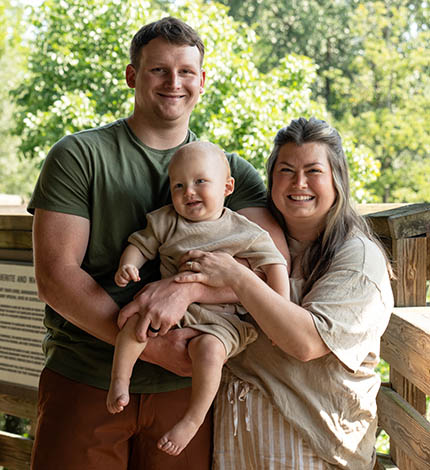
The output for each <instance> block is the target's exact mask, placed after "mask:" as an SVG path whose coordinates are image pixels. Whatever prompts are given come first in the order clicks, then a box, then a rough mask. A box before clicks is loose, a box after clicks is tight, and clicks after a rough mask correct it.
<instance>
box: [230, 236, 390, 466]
mask: <svg viewBox="0 0 430 470" xmlns="http://www.w3.org/2000/svg"><path fill="white" fill-rule="evenodd" d="M289 247H290V250H291V255H292V274H291V279H290V284H291V300H292V301H293V302H295V303H297V304H299V305H301V306H302V307H303V308H305V309H306V310H308V312H309V314H310V315H311V316H312V318H313V321H314V323H315V326H316V328H317V330H318V332H319V334H320V336H321V338H322V339H323V341H324V342H325V343H326V345H327V346H328V348H329V349H330V351H331V352H330V353H329V354H327V355H325V356H324V357H321V358H319V359H315V360H312V361H309V362H300V361H299V360H297V359H295V358H293V357H291V356H289V355H288V354H286V353H284V352H283V351H282V350H281V349H279V348H278V347H276V346H272V344H271V342H270V340H269V339H268V338H267V336H266V335H264V333H263V332H262V331H261V330H259V329H258V327H257V329H258V330H259V335H258V338H257V340H256V341H255V342H254V343H253V344H251V345H249V346H248V348H247V349H246V350H245V351H244V352H242V353H241V354H240V355H238V356H236V357H235V358H233V359H231V360H230V361H229V362H228V367H229V368H230V370H231V371H232V372H233V373H234V374H235V375H236V376H238V377H239V378H240V379H242V380H245V381H248V382H250V383H251V384H254V385H255V386H257V387H258V388H259V389H260V390H262V391H263V392H264V393H265V394H266V395H267V397H268V398H269V399H270V400H271V402H272V403H273V404H274V405H275V406H276V407H277V408H278V409H279V411H280V412H281V414H282V415H283V416H284V418H285V419H286V420H287V421H288V422H289V423H290V424H291V425H293V426H294V428H295V429H296V430H297V431H298V432H299V433H300V435H301V436H302V437H303V439H305V440H306V441H307V442H308V443H309V444H310V445H311V447H312V448H313V449H314V450H315V452H316V453H317V454H318V455H319V456H320V457H321V458H323V459H325V460H326V461H327V462H328V463H330V464H332V465H335V466H338V467H340V468H344V469H348V470H371V469H372V468H373V463H374V458H375V450H374V444H375V433H376V427H377V421H376V395H377V393H378V390H379V387H380V379H379V376H378V375H377V373H376V372H375V370H374V369H375V366H376V365H377V363H378V360H379V349H380V338H381V335H382V334H383V332H384V330H385V329H386V327H387V324H388V321H389V318H390V314H391V312H392V308H393V295H392V291H391V285H390V280H389V276H388V272H387V269H386V264H385V259H384V256H383V254H382V253H381V251H380V249H379V248H378V246H377V245H376V244H375V243H373V242H372V241H370V240H369V239H368V238H367V237H365V236H364V235H361V234H358V235H356V236H354V237H352V238H350V239H348V240H347V241H346V242H345V244H344V246H343V247H342V248H341V249H340V251H339V252H338V253H337V254H336V256H335V258H334V260H333V262H332V264H331V266H330V268H329V270H328V272H327V273H326V274H325V275H324V276H322V277H321V279H319V280H318V281H317V282H316V283H315V284H314V286H313V287H312V289H311V291H310V292H308V293H307V294H306V295H305V296H303V295H302V287H303V279H302V274H301V269H300V267H301V266H302V265H303V263H305V262H306V260H304V259H303V252H304V249H305V248H306V246H305V245H304V244H302V243H300V242H297V241H296V240H292V239H291V240H289ZM251 419H252V417H251Z"/></svg>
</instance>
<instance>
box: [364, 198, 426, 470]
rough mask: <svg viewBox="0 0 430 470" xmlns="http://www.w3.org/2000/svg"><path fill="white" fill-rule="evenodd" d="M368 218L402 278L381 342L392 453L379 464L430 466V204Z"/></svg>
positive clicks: (384, 412)
mask: <svg viewBox="0 0 430 470" xmlns="http://www.w3.org/2000/svg"><path fill="white" fill-rule="evenodd" d="M368 218H369V220H370V221H371V223H372V225H373V228H374V231H375V232H376V233H377V234H378V236H379V238H380V239H381V241H382V242H383V243H384V245H385V246H386V248H387V251H388V252H389V254H390V256H391V259H392V262H393V267H394V270H395V274H396V277H397V279H396V280H395V282H393V291H394V298H395V306H396V308H395V309H394V312H393V315H392V317H391V320H390V323H389V326H388V328H387V331H386V332H385V334H384V336H383V337H382V342H381V356H382V358H383V359H384V360H385V361H387V362H388V363H389V365H390V383H389V384H387V385H385V386H383V387H382V388H381V391H380V393H379V394H378V420H379V425H380V427H381V428H382V429H384V430H385V432H386V433H387V434H388V435H389V436H390V456H389V458H382V457H381V458H379V459H378V462H377V465H376V467H375V468H377V469H388V468H389V469H396V468H398V469H400V470H430V423H429V421H428V420H427V419H426V395H430V307H429V306H426V295H427V280H428V279H430V204H412V205H406V206H403V207H398V208H395V209H391V210H388V211H382V212H377V213H374V214H371V215H369V216H368Z"/></svg>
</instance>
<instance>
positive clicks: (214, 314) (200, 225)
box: [129, 205, 286, 357]
mask: <svg viewBox="0 0 430 470" xmlns="http://www.w3.org/2000/svg"><path fill="white" fill-rule="evenodd" d="M147 221H148V224H147V226H146V228H145V229H144V230H141V231H138V232H135V233H133V234H132V235H131V236H130V237H129V242H130V243H132V244H133V245H135V246H136V247H137V248H138V249H139V250H140V251H141V252H142V254H143V255H144V256H145V257H146V258H147V259H154V258H155V257H156V256H157V254H158V253H159V254H160V271H161V276H162V277H168V276H171V275H173V274H176V273H177V272H178V268H179V265H180V259H181V257H182V256H183V255H184V254H185V253H187V252H188V251H189V250H202V251H223V252H225V253H229V254H230V255H232V256H237V257H239V258H246V259H247V260H248V262H249V264H250V266H251V268H252V269H253V270H257V269H259V268H260V267H261V266H264V265H267V264H283V265H285V264H286V261H285V259H284V257H283V256H282V254H281V253H280V252H279V251H278V249H277V248H276V246H275V244H274V243H273V241H272V239H271V237H270V235H269V234H268V233H267V232H266V231H265V230H263V229H262V228H261V227H259V226H258V225H257V224H254V223H253V222H251V221H250V220H248V219H247V218H246V217H243V216H242V215H240V214H237V213H236V212H233V211H231V210H230V209H228V208H224V212H223V214H222V215H221V217H220V218H219V219H217V220H210V221H202V222H190V221H188V220H186V219H184V218H183V217H181V216H180V215H178V214H177V212H176V211H175V210H174V208H173V206H172V205H168V206H164V207H162V208H161V209H158V210H156V211H153V212H151V213H150V214H147ZM236 313H246V312H245V311H244V309H243V307H242V306H240V305H232V304H196V303H194V304H191V305H190V306H189V307H188V311H187V312H186V313H185V316H184V318H183V320H182V322H181V325H182V326H191V327H192V328H194V329H197V330H199V331H201V332H203V333H209V334H212V335H214V336H216V337H217V338H218V339H219V340H220V341H221V342H222V343H223V344H224V347H225V349H226V354H227V356H228V357H231V356H233V355H235V354H238V353H239V352H240V351H242V350H243V349H244V348H245V346H246V345H247V344H249V343H251V342H252V341H255V339H256V337H257V333H256V330H255V328H254V327H253V326H252V325H251V324H250V323H248V322H245V321H243V319H242V320H241V319H240V318H239V317H238V316H237V315H236ZM242 318H243V316H242Z"/></svg>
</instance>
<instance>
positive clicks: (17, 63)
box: [0, 0, 37, 195]
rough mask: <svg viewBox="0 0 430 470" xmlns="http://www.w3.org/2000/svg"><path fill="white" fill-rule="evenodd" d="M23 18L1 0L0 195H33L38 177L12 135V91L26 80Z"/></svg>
mask: <svg viewBox="0 0 430 470" xmlns="http://www.w3.org/2000/svg"><path fill="white" fill-rule="evenodd" d="M23 16H24V8H23V7H22V5H20V4H19V3H15V2H11V1H9V0H0V102H1V104H2V112H1V114H0V193H9V194H19V195H24V194H28V193H29V192H30V191H31V188H32V187H33V185H34V182H35V179H36V175H37V164H36V162H35V161H29V160H25V159H20V158H18V156H17V153H18V147H19V144H20V138H19V136H14V135H12V130H13V119H14V115H15V112H16V106H15V104H14V102H13V100H12V99H11V97H10V96H9V90H10V89H11V88H12V87H13V86H16V84H17V82H19V81H20V80H21V79H22V78H23V75H24V71H25V57H26V54H27V50H26V47H25V42H23V38H22V36H23V34H24V31H25V28H24V22H23Z"/></svg>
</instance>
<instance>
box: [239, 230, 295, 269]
mask: <svg viewBox="0 0 430 470" xmlns="http://www.w3.org/2000/svg"><path fill="white" fill-rule="evenodd" d="M236 256H237V257H239V258H246V259H247V261H248V262H249V264H250V266H251V268H252V269H253V270H254V271H255V270H257V269H258V268H260V267H261V266H265V265H266V264H284V265H286V264H287V262H286V261H285V258H284V257H283V256H282V254H281V253H280V251H279V250H278V249H277V248H276V245H275V244H274V243H273V240H272V239H271V237H270V235H269V234H268V233H267V232H265V231H263V230H262V231H261V233H260V235H258V237H256V238H255V240H253V242H252V243H251V245H250V246H249V247H248V248H247V250H246V251H243V252H241V253H238V254H237V255H236Z"/></svg>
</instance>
